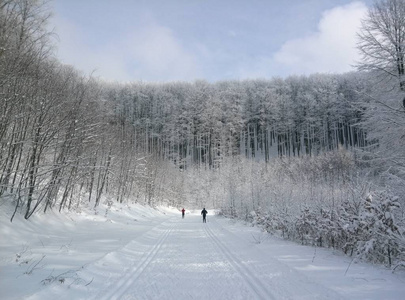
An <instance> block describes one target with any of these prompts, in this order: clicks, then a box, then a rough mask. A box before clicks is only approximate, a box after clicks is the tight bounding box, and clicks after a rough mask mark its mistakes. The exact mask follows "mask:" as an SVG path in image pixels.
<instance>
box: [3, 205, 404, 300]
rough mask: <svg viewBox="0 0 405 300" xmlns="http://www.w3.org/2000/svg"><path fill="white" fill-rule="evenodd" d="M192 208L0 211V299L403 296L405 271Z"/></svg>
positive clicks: (390, 297)
mask: <svg viewBox="0 0 405 300" xmlns="http://www.w3.org/2000/svg"><path fill="white" fill-rule="evenodd" d="M209 212H210V213H211V214H209V215H208V223H206V224H203V223H202V220H201V216H200V215H199V214H198V213H199V212H191V213H186V217H185V219H181V214H180V212H178V211H177V210H173V209H172V210H169V209H163V208H160V209H159V210H154V209H151V208H148V207H143V206H133V207H132V208H129V207H126V206H122V207H117V206H115V207H113V208H112V209H111V210H108V211H107V214H106V210H99V212H98V214H97V215H95V214H94V212H86V213H84V212H83V213H81V214H73V213H70V214H68V215H60V214H47V215H42V216H35V217H33V218H32V219H30V220H28V221H25V220H22V219H16V220H15V221H14V222H13V223H12V224H10V222H9V221H8V217H7V216H6V214H4V212H3V213H2V215H1V218H0V222H1V224H0V225H1V229H0V233H1V241H2V242H1V248H0V255H1V260H0V298H1V299H41V300H45V299H100V300H102V299H403V297H402V296H403V295H404V294H405V274H404V273H403V272H401V271H399V272H397V273H395V274H392V273H391V271H390V270H387V269H385V268H383V267H381V266H372V265H368V264H363V263H352V264H351V259H350V258H349V257H345V256H343V255H340V254H339V253H335V252H334V251H332V250H329V249H315V248H311V247H306V246H301V245H297V244H295V243H292V242H288V241H284V240H280V239H277V238H274V237H270V236H268V235H266V234H265V233H263V232H261V231H260V229H258V228H255V227H249V226H245V225H243V224H242V223H240V222H235V221H231V220H227V219H224V218H221V217H218V216H213V215H212V211H209Z"/></svg>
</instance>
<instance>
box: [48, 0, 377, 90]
mask: <svg viewBox="0 0 405 300" xmlns="http://www.w3.org/2000/svg"><path fill="white" fill-rule="evenodd" d="M371 5H372V0H362V1H352V0H287V1H280V0H249V1H247V0H53V1H52V2H51V6H52V11H53V17H52V19H51V20H50V24H49V26H50V28H51V29H52V30H53V31H54V32H55V33H56V34H57V37H58V38H57V41H56V45H57V50H56V55H57V57H58V58H59V59H60V60H61V61H62V62H63V63H65V64H69V65H73V66H74V67H75V68H76V69H79V70H81V71H83V72H84V73H85V74H93V76H95V77H98V78H100V79H104V80H107V81H120V82H132V81H145V82H169V81H194V80H199V79H202V80H208V81H210V82H215V81H220V80H231V79H236V80H243V79H254V78H273V77H286V76H290V75H309V74H312V73H343V72H348V71H352V70H354V69H355V68H354V65H355V63H356V62H357V61H359V56H358V51H357V50H356V32H357V31H358V28H359V26H360V20H361V19H362V18H364V17H365V16H366V13H367V9H368V8H367V7H368V6H371Z"/></svg>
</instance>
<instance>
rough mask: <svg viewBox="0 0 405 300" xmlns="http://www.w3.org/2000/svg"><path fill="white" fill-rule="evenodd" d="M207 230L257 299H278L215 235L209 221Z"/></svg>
mask: <svg viewBox="0 0 405 300" xmlns="http://www.w3.org/2000/svg"><path fill="white" fill-rule="evenodd" d="M205 232H206V233H207V235H208V236H209V237H210V238H211V240H212V241H213V243H214V244H215V245H216V247H217V248H218V249H219V250H220V252H221V253H222V254H223V255H224V256H225V257H226V259H227V261H228V262H229V263H230V264H231V265H232V267H233V268H234V269H235V271H237V272H238V273H239V274H240V275H241V277H242V278H243V279H244V281H245V282H246V283H247V285H248V287H249V288H250V289H251V290H252V292H254V293H255V294H256V295H257V296H258V298H257V299H263V300H268V299H274V300H275V299H276V298H275V297H274V295H273V294H272V293H271V292H270V291H269V290H268V289H267V288H266V286H265V284H264V283H263V282H262V281H261V280H260V279H259V278H258V277H257V276H255V275H254V274H253V273H252V272H251V271H250V270H249V269H248V268H247V267H245V266H244V265H243V263H242V262H241V261H240V260H239V259H237V258H236V257H235V256H234V255H233V254H232V252H231V251H230V250H229V249H228V248H227V247H226V246H225V245H224V244H223V243H222V242H221V241H220V240H219V239H218V238H217V237H216V236H215V234H214V233H213V232H212V230H211V228H210V225H208V223H207V224H206V226H205Z"/></svg>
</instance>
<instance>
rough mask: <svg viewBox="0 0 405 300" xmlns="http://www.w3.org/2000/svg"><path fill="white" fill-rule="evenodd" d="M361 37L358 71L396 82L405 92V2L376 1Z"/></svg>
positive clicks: (362, 29)
mask: <svg viewBox="0 0 405 300" xmlns="http://www.w3.org/2000/svg"><path fill="white" fill-rule="evenodd" d="M358 37H359V43H358V49H359V50H360V53H361V57H362V61H361V62H360V63H359V65H358V67H359V69H360V70H367V71H377V73H378V74H380V75H381V76H383V77H384V78H385V79H389V80H391V79H395V80H397V81H398V83H399V87H400V89H401V91H405V61H404V60H405V1H404V0H379V1H376V2H375V3H374V5H373V6H372V7H371V8H370V9H369V11H368V14H367V16H366V18H365V19H364V20H363V21H362V26H361V30H360V32H359V34H358Z"/></svg>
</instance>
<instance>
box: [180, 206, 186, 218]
mask: <svg viewBox="0 0 405 300" xmlns="http://www.w3.org/2000/svg"><path fill="white" fill-rule="evenodd" d="M185 212H186V210H185V209H184V208H183V209H182V210H181V216H182V217H183V219H184V213H185Z"/></svg>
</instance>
